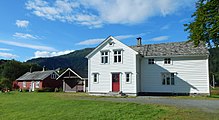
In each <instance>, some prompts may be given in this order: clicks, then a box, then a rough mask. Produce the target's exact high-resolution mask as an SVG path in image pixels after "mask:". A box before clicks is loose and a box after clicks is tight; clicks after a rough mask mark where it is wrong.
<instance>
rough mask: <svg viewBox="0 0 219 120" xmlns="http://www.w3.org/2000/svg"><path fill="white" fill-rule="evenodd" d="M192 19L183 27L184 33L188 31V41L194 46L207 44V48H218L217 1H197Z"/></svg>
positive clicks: (218, 16)
mask: <svg viewBox="0 0 219 120" xmlns="http://www.w3.org/2000/svg"><path fill="white" fill-rule="evenodd" d="M192 18H193V21H192V22H190V23H189V24H185V25H184V26H185V27H186V29H185V31H189V40H190V41H193V42H194V44H195V46H198V45H199V44H200V43H207V44H208V46H209V47H218V45H219V0H199V1H198V2H197V3H196V11H195V12H194V13H193V15H192Z"/></svg>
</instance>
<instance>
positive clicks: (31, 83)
mask: <svg viewBox="0 0 219 120" xmlns="http://www.w3.org/2000/svg"><path fill="white" fill-rule="evenodd" d="M58 76H59V74H58V73H57V72H56V71H55V70H47V71H44V70H43V71H35V72H27V73H25V74H24V75H22V76H21V77H19V78H18V79H17V80H16V81H17V84H18V86H19V88H20V89H28V90H31V91H34V90H35V89H43V88H51V89H54V88H60V87H62V81H59V80H56V78H57V77H58Z"/></svg>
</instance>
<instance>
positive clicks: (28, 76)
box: [17, 70, 55, 81]
mask: <svg viewBox="0 0 219 120" xmlns="http://www.w3.org/2000/svg"><path fill="white" fill-rule="evenodd" d="M54 72H55V70H47V71H35V72H27V73H25V74H24V75H22V76H21V77H19V78H18V79H17V80H18V81H19V80H44V79H45V78H47V77H48V76H49V75H51V74H52V73H54Z"/></svg>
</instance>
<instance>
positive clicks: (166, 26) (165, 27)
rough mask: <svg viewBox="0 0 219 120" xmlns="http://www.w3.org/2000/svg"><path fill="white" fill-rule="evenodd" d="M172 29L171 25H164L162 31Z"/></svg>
mask: <svg viewBox="0 0 219 120" xmlns="http://www.w3.org/2000/svg"><path fill="white" fill-rule="evenodd" d="M169 28H170V25H169V24H168V25H164V26H163V27H161V28H160V30H167V29H169Z"/></svg>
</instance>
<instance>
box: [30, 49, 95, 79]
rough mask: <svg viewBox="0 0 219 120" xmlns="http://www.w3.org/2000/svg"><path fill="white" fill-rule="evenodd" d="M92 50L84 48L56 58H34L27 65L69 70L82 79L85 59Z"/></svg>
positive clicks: (85, 68)
mask: <svg viewBox="0 0 219 120" xmlns="http://www.w3.org/2000/svg"><path fill="white" fill-rule="evenodd" d="M93 49H94V48H85V49H82V50H76V51H74V52H72V53H69V54H66V55H61V56H56V57H49V58H36V59H31V60H28V61H27V62H28V63H36V64H39V65H40V66H45V67H46V68H47V69H57V68H61V69H66V68H71V69H73V70H75V71H76V72H78V74H80V75H81V76H83V77H86V76H87V69H88V68H87V67H88V65H87V64H88V63H87V58H85V56H86V55H88V54H89V53H90V52H91V51H92V50H93Z"/></svg>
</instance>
